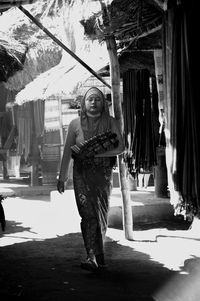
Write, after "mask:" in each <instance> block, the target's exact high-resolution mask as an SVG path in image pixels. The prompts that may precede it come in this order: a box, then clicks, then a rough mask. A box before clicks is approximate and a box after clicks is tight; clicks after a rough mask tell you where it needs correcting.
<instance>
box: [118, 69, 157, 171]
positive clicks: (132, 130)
mask: <svg viewBox="0 0 200 301" xmlns="http://www.w3.org/2000/svg"><path fill="white" fill-rule="evenodd" d="M149 80H150V75H149V72H148V70H135V69H134V70H128V71H127V72H126V73H125V74H124V77H123V91H124V101H123V114H124V127H125V145H126V149H127V151H126V152H125V154H124V161H125V163H126V164H127V168H128V170H129V172H130V173H131V174H132V175H134V174H135V173H138V172H139V171H140V170H141V169H142V170H144V171H151V170H152V167H153V166H154V165H156V136H155V126H154V120H153V118H154V116H153V112H152V108H153V106H152V99H151V94H150V81H149ZM154 86H155V85H154ZM152 94H153V93H152Z"/></svg>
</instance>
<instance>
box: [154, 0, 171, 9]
mask: <svg viewBox="0 0 200 301" xmlns="http://www.w3.org/2000/svg"><path fill="white" fill-rule="evenodd" d="M151 2H154V3H155V5H156V6H157V7H159V8H160V9H161V10H163V11H166V10H167V0H165V1H164V2H163V1H160V0H151Z"/></svg>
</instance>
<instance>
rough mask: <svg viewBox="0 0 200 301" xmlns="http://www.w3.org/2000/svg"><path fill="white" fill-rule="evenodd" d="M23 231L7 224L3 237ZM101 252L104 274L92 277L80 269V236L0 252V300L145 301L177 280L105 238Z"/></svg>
mask: <svg viewBox="0 0 200 301" xmlns="http://www.w3.org/2000/svg"><path fill="white" fill-rule="evenodd" d="M149 226H150V225H149ZM15 227H17V228H16V229H15V230H14V228H15ZM27 230H28V231H30V229H27V228H24V227H20V225H18V224H17V223H16V224H14V222H12V221H10V222H8V226H7V233H5V235H6V234H8V233H10V234H12V233H13V235H14V234H15V232H16V231H18V232H20V231H21V232H24V231H27ZM105 250H106V255H107V263H108V266H109V268H108V269H107V271H104V272H96V273H91V272H88V271H84V270H81V269H80V260H81V259H83V258H84V257H85V252H84V247H83V242H82V236H81V233H71V234H67V235H63V236H58V237H57V238H53V239H46V240H43V241H37V240H36V241H30V242H25V243H16V244H13V245H10V246H4V247H1V248H0V258H1V261H0V283H1V286H0V296H1V299H2V300H4V301H5V300H8V299H9V300H29V301H44V300H48V301H51V300H52V301H55V300H58V301H64V300H68V301H71V300H76V301H81V300H83V301H88V300H104V301H106V300H109V301H110V300H119V301H122V300H123V301H129V300H133V301H134V300H135V301H150V300H153V298H152V297H151V296H152V295H153V293H154V292H155V291H156V290H158V289H159V287H161V286H163V285H164V284H165V283H166V282H167V281H169V280H170V279H171V278H172V276H173V277H174V276H175V275H176V274H177V272H174V271H170V270H169V269H167V268H165V267H164V266H163V265H162V264H160V263H158V262H155V261H153V260H152V259H151V258H150V257H149V256H148V255H147V254H144V253H142V252H137V251H136V250H135V249H134V248H132V247H127V246H122V245H120V244H118V242H117V241H113V240H112V239H110V238H107V241H106V245H105ZM189 261H190V260H189ZM189 261H187V270H188V269H189ZM193 261H194V259H193ZM193 264H194V262H193ZM183 277H186V276H185V275H184V276H183Z"/></svg>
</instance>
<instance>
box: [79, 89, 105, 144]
mask: <svg viewBox="0 0 200 301" xmlns="http://www.w3.org/2000/svg"><path fill="white" fill-rule="evenodd" d="M91 95H97V96H98V97H100V99H101V100H102V111H101V115H100V116H99V117H88V116H87V111H86V107H85V100H86V99H87V98H88V97H89V96H91ZM109 115H110V114H109V108H108V103H107V101H106V99H105V97H104V95H103V93H102V92H101V91H100V90H99V89H98V88H96V87H91V88H90V89H89V90H88V91H87V92H86V93H85V95H84V97H83V99H82V101H81V111H80V118H81V127H82V130H83V134H84V138H85V139H89V138H91V137H93V136H95V135H97V134H100V133H103V132H105V131H108V130H109V129H110V118H109Z"/></svg>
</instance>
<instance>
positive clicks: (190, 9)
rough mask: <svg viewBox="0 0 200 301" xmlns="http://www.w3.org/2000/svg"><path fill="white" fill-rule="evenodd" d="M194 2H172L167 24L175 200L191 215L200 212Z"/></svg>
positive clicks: (177, 209) (171, 171) (181, 211)
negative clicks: (174, 3)
mask: <svg viewBox="0 0 200 301" xmlns="http://www.w3.org/2000/svg"><path fill="white" fill-rule="evenodd" d="M193 2H194V1H193V0H191V1H190V2H189V3H187V1H183V2H182V1H181V2H179V3H178V4H177V5H172V7H171V8H169V9H168V11H167V12H166V13H165V18H164V25H163V28H164V35H163V36H164V43H163V45H164V53H165V54H166V56H165V62H164V66H165V68H164V73H165V84H166V91H165V101H166V105H165V107H166V109H167V110H166V116H167V130H168V131H169V133H170V135H169V136H167V148H168V149H170V152H169V154H170V157H169V159H168V160H170V162H168V173H169V177H170V178H171V182H172V183H171V189H170V193H171V202H172V204H173V205H174V209H175V214H182V215H184V217H185V218H187V219H191V218H193V216H194V215H196V216H199V215H200V181H199V179H200V159H199V154H200V131H199V129H198V127H199V126H198V119H199V117H198V100H199V91H198V87H199V75H198V72H196V71H197V70H199V53H198V49H197V47H196V37H195V35H194V32H195V31H196V21H195V20H197V18H198V16H197V12H195V5H194V3H193ZM195 16H196V17H197V18H195ZM173 190H174V191H175V192H176V194H175V193H174V192H173ZM175 195H177V196H178V197H175Z"/></svg>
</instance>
